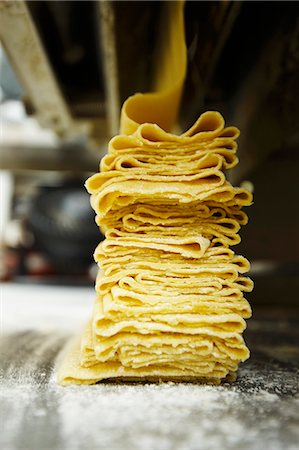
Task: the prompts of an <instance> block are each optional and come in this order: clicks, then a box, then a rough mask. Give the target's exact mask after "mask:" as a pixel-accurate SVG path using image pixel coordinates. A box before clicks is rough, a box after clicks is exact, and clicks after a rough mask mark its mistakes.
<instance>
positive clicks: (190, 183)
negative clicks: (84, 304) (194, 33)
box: [57, 2, 253, 385]
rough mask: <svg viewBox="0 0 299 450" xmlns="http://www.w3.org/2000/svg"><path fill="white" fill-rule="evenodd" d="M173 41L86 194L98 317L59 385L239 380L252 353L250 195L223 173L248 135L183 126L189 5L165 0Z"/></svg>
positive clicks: (220, 126)
mask: <svg viewBox="0 0 299 450" xmlns="http://www.w3.org/2000/svg"><path fill="white" fill-rule="evenodd" d="M165 3H166V5H165V29H166V31H167V32H166V34H165V39H164V40H163V42H161V48H160V52H158V54H157V58H158V60H159V65H158V67H159V69H160V72H159V73H158V74H157V76H156V84H155V90H154V92H153V93H150V94H137V95H135V96H133V97H130V98H129V99H128V100H127V101H126V102H125V103H124V106H123V108H122V113H121V132H120V135H118V136H116V137H114V138H113V139H111V141H110V143H109V147H108V152H107V155H106V156H105V157H104V158H103V159H102V161H101V164H100V173H97V174H95V175H93V176H92V177H90V178H89V179H88V180H87V182H86V188H87V190H88V192H89V193H90V195H91V205H92V207H93V209H94V210H95V213H96V222H97V224H98V225H99V227H100V228H101V230H102V232H103V233H104V235H105V239H104V240H103V241H102V242H101V243H100V244H99V245H98V247H97V248H96V249H95V253H94V258H95V261H96V262H97V263H98V265H99V272H98V276H97V280H96V286H95V288H96V298H95V303H94V308H93V313H92V317H91V320H90V321H89V322H88V324H87V325H86V327H85V329H84V332H83V334H82V336H81V337H80V338H77V339H75V340H74V341H72V342H70V343H69V345H68V346H67V347H66V349H65V352H64V354H63V355H62V356H61V359H60V361H59V365H58V372H57V377H58V382H59V383H61V384H64V385H67V384H71V383H79V384H91V383H96V382H98V381H101V380H105V379H113V378H119V379H123V380H170V379H171V380H183V381H184V380H187V381H194V380H198V381H201V382H212V383H219V382H221V380H227V379H230V380H232V379H234V378H235V375H236V371H237V369H238V364H239V363H240V362H242V361H244V360H246V359H247V358H248V357H249V350H248V348H247V347H246V345H245V342H244V340H243V337H242V333H243V331H244V329H245V327H246V323H245V319H247V318H249V317H250V315H251V308H250V305H249V303H248V302H247V300H246V299H245V298H244V293H246V292H250V291H251V290H252V288H253V284H252V281H251V280H250V279H249V278H247V277H246V276H244V274H245V273H246V272H247V271H248V270H249V262H248V261H247V260H246V258H244V257H242V256H239V255H236V254H235V253H234V251H233V250H232V249H231V248H230V247H231V246H233V245H236V244H238V243H239V242H240V237H239V235H238V232H239V230H240V227H241V226H243V225H245V224H246V223H247V220H248V218H247V215H246V214H245V213H244V212H243V211H242V207H243V206H248V205H250V204H251V202H252V195H251V193H250V192H248V191H247V190H246V189H243V188H239V187H234V186H232V185H231V184H230V183H229V182H228V180H227V179H226V176H225V171H226V170H229V169H231V168H233V167H234V166H235V165H236V164H237V163H238V158H237V155H236V152H237V143H236V139H237V138H238V136H239V130H238V129H237V128H235V127H232V126H230V127H226V126H225V122H224V119H223V117H222V116H221V114H220V113H218V112H214V111H208V112H206V113H204V114H202V115H201V116H200V117H199V119H198V120H197V121H196V122H195V124H194V125H193V126H192V127H191V128H190V129H189V130H188V131H186V132H185V133H183V134H180V135H176V134H172V133H171V132H170V129H171V127H172V126H173V124H174V123H175V119H176V115H177V111H178V107H179V100H180V95H181V92H182V86H183V81H184V77H185V71H186V48H185V44H184V27H183V3H182V2H165Z"/></svg>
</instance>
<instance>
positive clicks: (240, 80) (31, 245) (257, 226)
mask: <svg viewBox="0 0 299 450" xmlns="http://www.w3.org/2000/svg"><path fill="white" fill-rule="evenodd" d="M163 4H164V3H163V2H138V1H137V2H127V1H119V2H118V1H114V2H106V1H59V2H55V1H34V2H24V1H3V2H1V4H0V20H1V24H0V39H1V46H0V125H1V136H0V163H1V171H0V183H1V210H0V220H1V234H0V252H1V263H0V274H1V279H2V280H10V281H14V282H16V283H38V284H40V283H42V284H59V285H69V284H70V285H78V284H79V285H88V286H91V285H92V284H93V282H94V277H95V273H96V268H95V266H94V264H93V258H92V253H93V250H94V248H95V247H96V245H97V244H98V242H99V241H100V239H101V238H102V237H101V235H100V232H99V230H98V228H97V227H96V225H95V224H94V214H93V211H92V210H91V208H90V205H89V196H88V194H87V193H86V191H85V189H84V186H83V184H84V180H86V178H88V176H89V175H90V174H92V173H94V172H96V171H98V164H99V161H100V159H101V157H102V156H103V155H104V154H105V152H106V147H107V142H108V140H109V139H110V137H111V136H112V135H114V134H116V133H117V131H118V126H119V114H120V108H121V105H122V103H123V101H124V100H125V99H126V98H127V97H128V96H129V95H131V94H133V93H135V92H137V91H142V92H144V91H148V90H150V89H151V80H152V75H153V64H154V51H155V47H156V46H157V45H158V42H157V36H158V35H159V33H158V29H159V28H160V27H161V24H160V17H161V13H162V11H163ZM137 18H138V20H136V19H137ZM185 24H186V34H187V46H188V76H187V80H186V83H185V91H184V95H183V101H182V107H181V116H180V121H179V126H180V128H181V130H185V129H187V128H188V127H189V126H190V125H191V124H192V123H193V121H194V120H195V119H196V118H197V117H198V115H199V114H200V113H201V112H203V111H205V110H208V109H216V110H219V111H220V112H221V113H222V114H223V115H224V117H225V118H226V122H227V124H233V125H236V126H238V127H239V128H240V129H241V137H240V139H239V158H240V164H239V165H238V167H237V168H235V169H233V171H232V172H231V173H230V174H229V177H230V180H231V182H232V183H234V184H241V183H244V182H247V183H248V182H249V183H251V184H250V185H251V186H252V187H253V189H254V198H255V202H254V205H253V206H252V207H251V208H250V209H249V210H248V213H249V216H250V222H249V224H248V225H247V226H246V227H244V229H243V230H242V242H241V244H240V245H239V246H238V248H236V252H237V253H241V254H244V255H245V256H246V257H248V258H249V259H250V260H251V262H252V269H251V274H250V275H251V276H252V278H253V279H254V280H255V283H256V289H255V291H254V293H253V294H251V298H250V300H251V302H252V303H253V305H255V304H258V305H269V304H271V305H273V304H277V305H279V306H282V304H283V305H289V306H295V304H296V302H297V301H298V300H297V297H298V292H299V281H298V279H299V277H298V273H299V251H298V250H299V243H298V225H299V224H298V218H299V212H298V205H299V202H298V194H299V192H298V168H299V165H298V160H299V153H298V147H299V126H298V125H299V75H298V74H299V4H298V3H297V2H287V1H284V2H282V1H281V2H271V1H266V2H250V1H244V2H239V1H215V2H213V1H209V2H193V1H187V2H186V5H185ZM162 29H163V27H162ZM297 304H298V303H297Z"/></svg>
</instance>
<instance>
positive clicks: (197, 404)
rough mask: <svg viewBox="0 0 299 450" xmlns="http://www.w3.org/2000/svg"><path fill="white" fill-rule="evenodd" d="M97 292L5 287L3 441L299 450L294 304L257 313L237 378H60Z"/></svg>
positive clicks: (71, 448) (14, 445) (71, 449)
mask: <svg viewBox="0 0 299 450" xmlns="http://www.w3.org/2000/svg"><path fill="white" fill-rule="evenodd" d="M92 300H93V290H92V289H88V288H65V287H44V286H26V285H3V286H2V339H1V346H0V349H1V366H2V374H1V397H2V399H1V415H2V417H1V437H0V440H1V443H2V445H1V448H3V449H4V450H10V449H30V450H35V449H39V450H40V449H59V450H60V449H63V450H64V449H65V450H76V449H78V450H79V449H80V450H81V449H88V450H91V449H105V450H112V449H121V450H127V449H128V450H129V449H130V450H200V449H205V450H206V449H208V450H210V449H217V450H218V449H221V450H223V449H229V450H232V449H238V450H241V449H255V450H256V449H257V450H259V449H264V448H268V449H269V450H275V449H284V450H293V449H294V450H295V449H296V450H297V449H298V442H299V413H298V410H299V396H298V366H299V364H298V363H299V350H298V347H296V345H297V343H298V329H299V327H298V324H299V323H298V322H299V321H298V316H296V314H295V313H294V312H292V313H291V314H290V315H289V317H281V316H280V317H279V316H278V317H279V318H278V317H275V314H274V315H273V313H272V312H271V317H269V313H268V315H267V313H266V312H263V313H262V312H259V313H256V318H255V319H251V320H250V321H249V325H248V330H247V334H246V337H247V342H248V344H249V347H250V348H251V352H252V356H251V358H250V360H249V361H247V362H246V363H245V364H243V365H242V367H241V368H240V371H239V377H238V380H237V381H236V382H235V383H233V384H232V385H229V384H225V385H222V386H202V385H197V384H174V383H161V384H128V383H126V384H123V383H122V384H115V383H102V384H98V385H95V386H72V387H67V388H66V387H60V386H57V385H56V383H55V379H54V374H53V366H54V363H55V359H56V356H57V354H58V353H59V351H60V349H61V348H62V346H63V345H64V343H65V341H66V339H67V338H68V337H69V336H70V335H71V334H72V333H74V332H76V331H80V328H81V327H82V325H83V324H84V321H85V320H86V318H87V317H88V315H89V313H90V311H91V307H92Z"/></svg>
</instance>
